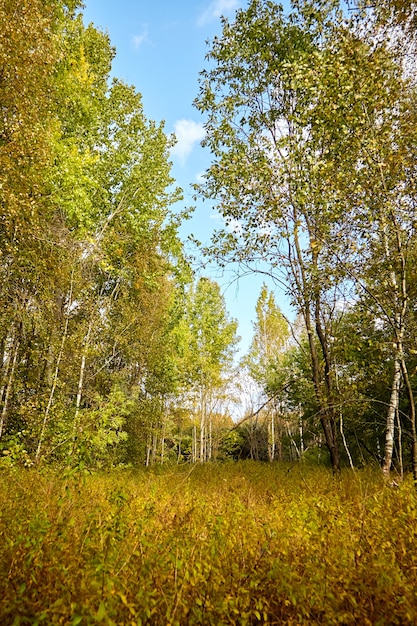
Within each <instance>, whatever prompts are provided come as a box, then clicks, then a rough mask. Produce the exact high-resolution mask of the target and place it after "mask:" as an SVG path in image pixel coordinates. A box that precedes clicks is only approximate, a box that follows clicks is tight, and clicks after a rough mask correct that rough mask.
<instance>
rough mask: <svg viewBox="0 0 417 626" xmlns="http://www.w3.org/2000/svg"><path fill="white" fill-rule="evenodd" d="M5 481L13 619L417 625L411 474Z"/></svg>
mask: <svg viewBox="0 0 417 626" xmlns="http://www.w3.org/2000/svg"><path fill="white" fill-rule="evenodd" d="M1 478H2V480H1V487H0V490H1V491H0V509H1V511H2V515H1V542H0V546H1V547H0V551H1V555H0V563H1V576H0V598H1V600H0V607H1V608H0V622H1V623H2V624H4V625H5V626H6V625H12V624H13V625H15V626H17V625H20V624H22V625H23V624H45V625H55V624H68V625H69V624H71V625H74V626H75V625H77V624H86V625H87V624H103V625H109V626H110V625H119V624H120V625H128V624H129V625H132V626H133V625H139V624H149V625H151V624H152V625H155V626H157V625H161V626H162V625H164V626H167V625H168V624H172V625H173V626H174V625H177V626H184V625H188V624H190V625H192V624H196V625H197V624H198V625H200V624H201V625H205V624H212V625H213V626H220V625H222V624H224V625H226V624H236V625H245V624H248V625H249V624H250V625H253V624H271V625H272V624H277V625H278V624H292V625H295V624H345V625H349V624H352V625H353V624H361V625H366V624H380V625H383V624H387V625H388V624H390V625H394V624H403V625H404V624H415V623H416V621H417V553H416V550H415V543H416V535H417V496H416V494H415V490H414V488H413V485H412V482H411V480H406V481H404V482H402V483H400V484H398V486H396V487H389V486H387V485H386V483H385V482H384V481H383V480H382V477H381V474H380V471H378V469H374V470H371V469H369V468H368V469H366V470H360V471H355V472H353V471H351V470H344V471H343V472H342V473H341V475H339V476H335V477H333V476H332V474H331V472H329V470H328V469H327V468H323V467H322V468H319V467H317V466H316V467H314V466H309V465H308V464H304V463H297V464H293V465H289V464H280V463H274V464H267V463H256V462H252V461H245V462H238V463H233V462H228V463H224V464H202V465H191V466H190V465H183V466H172V467H165V468H158V469H156V468H151V469H150V470H146V469H143V470H139V471H126V470H121V471H113V472H110V473H107V474H104V473H97V474H93V475H90V474H88V473H86V472H85V471H83V470H82V469H81V470H80V469H79V470H78V471H72V472H69V473H68V474H67V475H58V474H57V473H54V472H47V471H46V472H38V471H36V470H23V471H22V470H19V471H14V472H11V473H10V474H8V475H7V476H5V475H4V472H2V476H1ZM6 478H7V480H5V479H6Z"/></svg>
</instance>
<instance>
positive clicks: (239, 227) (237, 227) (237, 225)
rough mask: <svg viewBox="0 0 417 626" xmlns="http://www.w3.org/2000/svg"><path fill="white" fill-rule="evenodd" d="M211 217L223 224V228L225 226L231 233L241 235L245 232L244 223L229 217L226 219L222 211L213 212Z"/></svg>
mask: <svg viewBox="0 0 417 626" xmlns="http://www.w3.org/2000/svg"><path fill="white" fill-rule="evenodd" d="M210 219H212V220H214V221H215V222H216V223H217V224H219V225H220V226H221V228H224V229H225V230H227V231H229V232H230V233H235V234H236V235H241V234H242V233H243V224H242V222H241V221H240V220H235V219H228V220H227V221H226V220H225V218H224V217H223V216H222V215H220V213H213V214H212V215H210ZM217 224H216V225H217Z"/></svg>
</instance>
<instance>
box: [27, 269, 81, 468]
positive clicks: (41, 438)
mask: <svg viewBox="0 0 417 626" xmlns="http://www.w3.org/2000/svg"><path fill="white" fill-rule="evenodd" d="M73 287H74V271H73V272H72V275H71V286H70V292H69V297H68V307H67V313H66V315H65V325H64V331H63V333H62V339H61V345H60V347H59V352H58V356H57V360H56V365H55V372H54V375H53V379H52V386H51V391H50V393H49V399H48V404H47V405H46V409H45V413H44V416H43V421H42V426H41V432H40V434H39V439H38V445H37V448H36V454H35V460H36V462H37V463H38V462H39V459H40V456H41V450H42V445H43V441H44V438H45V431H46V425H47V423H48V421H49V413H50V411H51V407H52V404H53V401H54V398H55V391H56V387H57V384H58V377H59V368H60V365H61V360H62V357H63V354H64V348H65V343H66V341H67V336H68V325H69V316H70V311H71V305H72V291H73Z"/></svg>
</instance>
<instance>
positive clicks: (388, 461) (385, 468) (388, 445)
mask: <svg viewBox="0 0 417 626" xmlns="http://www.w3.org/2000/svg"><path fill="white" fill-rule="evenodd" d="M400 382H401V365H400V361H399V360H398V358H396V359H395V361H394V375H393V378H392V385H391V396H390V402H389V407H388V413H387V423H386V430H385V453H384V462H383V465H382V472H383V474H384V476H389V473H390V471H391V465H392V454H393V450H394V433H395V416H396V414H397V411H398V405H399V398H400Z"/></svg>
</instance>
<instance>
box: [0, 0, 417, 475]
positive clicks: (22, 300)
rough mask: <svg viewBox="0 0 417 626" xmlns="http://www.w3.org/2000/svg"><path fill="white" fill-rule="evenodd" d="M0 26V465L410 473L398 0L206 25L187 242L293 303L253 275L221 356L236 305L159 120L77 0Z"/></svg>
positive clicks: (411, 137) (409, 248) (408, 292)
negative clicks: (291, 313)
mask: <svg viewBox="0 0 417 626" xmlns="http://www.w3.org/2000/svg"><path fill="white" fill-rule="evenodd" d="M342 8H343V10H342ZM347 9H349V10H347ZM0 25H1V28H0V38H1V39H0V43H1V45H0V55H1V57H0V68H1V80H0V101H1V106H2V118H1V122H0V177H1V180H0V184H1V190H2V198H1V202H2V211H1V222H0V238H1V243H0V249H1V259H0V272H1V281H0V289H1V301H2V308H1V316H0V353H1V360H0V363H1V368H2V369H1V382H0V385H1V386H0V399H1V404H0V446H1V454H2V459H1V463H2V464H4V465H15V464H23V465H27V466H31V465H33V464H36V465H38V464H40V463H44V464H45V463H58V464H63V465H65V466H68V465H70V466H71V465H73V464H79V463H82V464H85V465H87V466H88V467H90V468H93V467H112V466H126V465H129V466H140V465H151V464H155V463H165V462H174V463H180V462H183V461H201V462H206V461H209V460H215V459H226V458H235V459H236V458H252V459H257V460H270V461H272V460H276V459H281V460H296V459H298V458H308V457H312V458H313V459H314V460H316V461H320V462H324V463H330V464H331V465H332V467H333V469H334V470H335V471H338V470H339V469H340V467H341V465H343V464H348V465H351V466H357V465H364V464H367V463H369V462H376V463H378V464H380V465H382V467H383V471H384V473H385V474H389V472H390V471H391V469H392V468H393V467H395V469H396V470H397V471H398V472H399V473H400V474H402V473H403V472H404V471H405V470H407V469H412V470H413V472H414V476H415V478H416V479H417V435H416V416H415V398H414V395H415V390H416V381H415V373H416V369H417V359H416V355H417V349H416V343H415V335H416V332H415V331H416V293H415V289H416V288H415V285H416V280H415V255H416V245H415V229H416V218H415V197H416V194H415V182H416V172H415V163H416V159H415V154H416V139H417V137H416V128H417V125H416V119H415V111H416V105H415V97H416V90H415V79H414V77H415V71H414V63H415V58H416V55H415V40H414V37H415V14H414V4H413V3H410V2H400V1H398V2H395V3H392V2H391V3H387V4H384V3H381V4H380V6H379V7H367V6H366V3H365V4H364V6H351V7H346V6H343V7H340V6H339V3H337V2H333V1H330V0H329V1H324V0H323V1H316V2H303V1H297V2H294V3H293V5H292V8H291V10H290V11H289V12H288V13H287V14H285V13H284V12H283V10H282V8H281V7H280V5H278V4H276V3H275V2H269V1H260V0H253V1H252V2H250V3H249V5H248V8H247V9H245V10H241V11H238V12H237V13H236V17H235V20H234V21H230V22H229V21H227V20H226V19H224V20H223V22H222V26H223V31H222V34H221V36H219V37H217V38H215V39H214V40H213V41H212V42H211V44H210V46H211V47H210V51H209V54H208V59H207V66H206V69H204V68H201V70H202V73H201V75H200V91H199V94H196V96H197V97H196V101H195V106H196V108H197V109H198V110H199V111H200V112H201V113H202V114H203V115H204V117H205V120H206V122H205V133H206V134H205V139H204V145H205V146H206V147H207V148H208V149H209V150H210V152H211V158H212V165H211V166H210V167H209V169H208V170H207V172H206V174H205V178H204V180H203V182H202V183H201V184H200V185H199V186H197V188H196V194H198V195H199V196H200V197H202V198H206V199H207V200H209V201H210V202H211V203H213V202H214V204H215V206H216V209H217V210H218V211H219V213H220V214H221V216H222V218H223V220H224V224H225V227H224V228H222V229H221V230H220V231H219V232H218V233H215V235H214V236H213V239H212V242H211V244H209V245H208V246H206V247H205V248H204V249H203V250H202V253H203V254H205V255H206V258H208V259H215V260H216V262H218V263H219V265H220V266H227V264H228V263H234V264H235V265H236V264H237V265H238V266H240V267H241V268H242V271H245V272H246V271H255V272H257V271H261V272H265V273H266V274H267V275H268V276H269V277H272V278H273V279H274V280H275V281H277V283H279V284H280V285H283V287H284V289H285V291H286V294H287V297H288V298H289V300H290V301H291V304H292V306H293V307H294V308H295V310H296V311H297V318H296V322H295V323H294V324H292V325H291V324H289V322H288V320H287V319H286V318H285V317H284V315H283V314H282V312H281V311H280V309H279V307H278V306H277V304H276V302H275V298H274V294H273V293H272V292H271V290H270V289H269V288H268V287H267V286H264V287H263V288H262V290H261V293H260V295H259V299H258V303H257V308H256V320H255V322H254V335H253V340H252V343H251V345H250V347H249V350H248V353H247V355H245V356H244V357H243V359H241V361H240V362H239V364H238V366H237V368H236V364H235V362H234V360H233V357H234V353H235V351H236V346H237V341H238V337H237V323H236V321H235V320H233V319H231V318H230V315H229V314H228V312H227V310H226V306H225V301H224V298H223V296H222V293H221V289H220V287H219V285H218V284H217V283H216V282H215V281H213V280H212V279H210V278H204V277H203V278H197V279H194V278H193V273H192V271H191V268H190V263H189V259H188V258H187V256H186V254H185V252H184V244H183V242H182V241H181V240H180V237H179V234H178V229H179V227H180V224H181V223H182V221H183V220H185V219H187V216H188V214H189V209H188V207H187V206H184V210H183V211H178V209H177V207H178V202H179V201H180V198H181V190H180V189H177V188H176V185H175V181H174V180H173V179H172V176H171V171H170V170H171V165H170V149H171V148H172V146H173V142H174V139H173V138H172V137H171V136H169V135H167V134H166V132H165V131H164V128H163V125H162V124H161V123H159V122H153V121H150V120H148V119H147V117H146V115H145V112H144V110H143V106H142V100H141V96H140V94H139V93H138V92H137V91H136V89H135V88H133V87H131V86H129V85H127V84H125V83H124V82H123V81H121V80H118V79H111V78H110V76H111V74H110V70H111V62H112V58H113V56H114V50H113V48H112V46H111V42H110V40H109V37H108V35H107V34H105V33H104V32H102V31H100V30H98V29H97V28H95V27H94V25H92V24H90V25H88V26H86V25H85V24H84V22H83V18H82V7H81V6H80V4H79V3H78V2H77V1H76V0H74V1H68V2H64V1H63V0H49V1H48V2H44V1H42V2H41V1H40V0H35V1H31V2H26V1H22V2H21V3H19V7H16V6H15V3H13V2H11V1H9V0H4V1H3V2H2V3H1V5H0ZM174 207H175V209H174ZM252 389H254V390H255V391H254V392H253V393H252V395H251V390H252ZM242 395H245V397H250V398H252V404H251V403H249V404H248V406H246V410H245V415H243V419H242V420H241V421H240V422H239V423H238V424H236V423H234V422H233V420H232V417H231V416H232V414H233V409H232V403H233V402H234V400H236V401H237V402H238V403H239V398H240V397H242Z"/></svg>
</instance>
